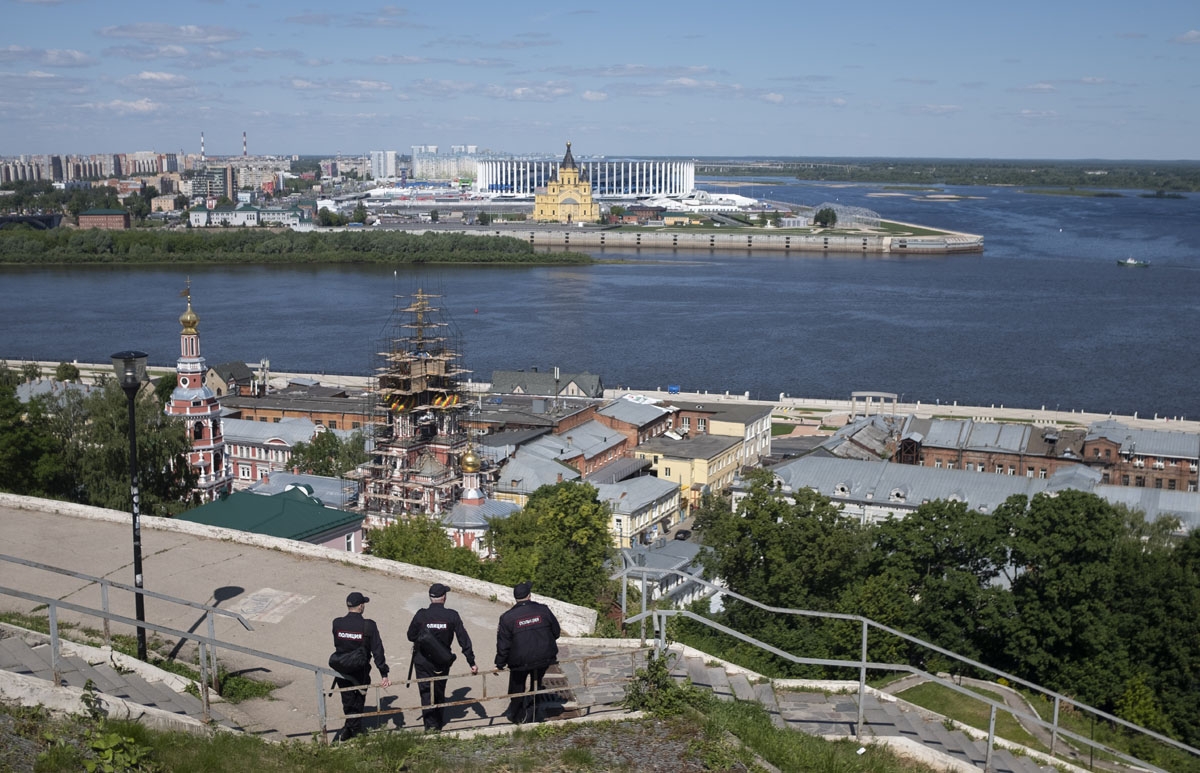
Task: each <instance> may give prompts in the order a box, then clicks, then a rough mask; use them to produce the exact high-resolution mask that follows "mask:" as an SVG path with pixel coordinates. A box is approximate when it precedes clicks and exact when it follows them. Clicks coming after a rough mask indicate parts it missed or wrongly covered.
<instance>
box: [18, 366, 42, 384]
mask: <svg viewBox="0 0 1200 773" xmlns="http://www.w3.org/2000/svg"><path fill="white" fill-rule="evenodd" d="M41 377H42V368H41V366H39V365H38V364H37V363H36V362H25V363H21V380H22V381H37V380H38V379H40V378H41Z"/></svg>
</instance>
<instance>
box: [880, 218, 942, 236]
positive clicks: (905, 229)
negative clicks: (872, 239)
mask: <svg viewBox="0 0 1200 773" xmlns="http://www.w3.org/2000/svg"><path fill="white" fill-rule="evenodd" d="M874 230H876V231H883V232H885V233H889V234H893V235H897V236H949V235H950V232H949V231H937V230H934V229H932V228H919V227H917V226H914V225H909V224H907V223H896V222H893V221H891V220H880V221H879V225H878V227H876V228H875V229H874Z"/></svg>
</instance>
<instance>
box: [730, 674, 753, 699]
mask: <svg viewBox="0 0 1200 773" xmlns="http://www.w3.org/2000/svg"><path fill="white" fill-rule="evenodd" d="M729 687H730V689H732V690H733V697H735V698H737V699H738V700H739V701H752V700H754V699H755V695H754V687H753V686H752V685H751V684H750V680H749V679H747V678H746V675H745V674H731V675H730V676H729Z"/></svg>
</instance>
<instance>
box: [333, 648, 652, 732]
mask: <svg viewBox="0 0 1200 773" xmlns="http://www.w3.org/2000/svg"><path fill="white" fill-rule="evenodd" d="M643 651H644V650H642V649H636V650H629V651H628V652H627V653H622V655H628V657H630V659H631V661H632V664H633V665H634V666H635V668H636V666H637V663H636V658H637V656H638V653H640V652H643ZM613 657H618V655H614V654H613V653H605V654H601V655H585V656H583V657H579V658H567V659H565V660H556V661H555V663H554V664H557V665H561V664H563V663H582V664H584V667H583V671H584V675H583V681H582V683H581V685H580V686H581V687H605V686H609V685H617V684H624V683H626V682H628V681H629V680H628V679H627V678H616V679H610V680H606V681H595V682H592V681H589V679H588V676H587V664H588V663H590V662H591V661H593V660H608V659H611V658H613ZM554 664H552V665H554ZM503 671H504V669H480V671H479V673H478V674H472V673H471V672H470V671H463V672H461V673H457V674H446V675H444V676H424V677H410V678H408V679H402V680H396V681H392V682H391V684H390V686H389V687H383V686H382V685H380V684H378V683H371V684H369V685H352V686H350V687H331V688H329V690H328V693H329V694H334V693H344V692H350V691H352V690H363V689H371V690H374V692H375V705H376V706H378V705H380V703H379V697H380V693H381V692H382V691H386V690H389V689H391V688H393V687H395V688H399V687H405V688H407V687H410V686H412V685H419V684H421V683H423V682H433V681H437V680H439V679H466V678H478V679H480V680H481V686H482V693H483V694H482V695H478V696H475V697H471V698H464V699H462V700H457V701H443V702H441V703H438V704H437V706H438V707H439V708H446V707H450V706H470V705H472V704H476V703H480V702H481V701H486V700H493V699H497V698H522V697H527V696H532V697H534V698H535V704H534V707H535V708H534V710H535V711H536V710H537V709H536V697H537V696H538V695H550V694H554V693H561V692H563V691H564V689H566V690H570V689H571V688H570V687H569V686H568V687H567V688H563V687H543V688H542V689H540V690H527V691H525V692H514V693H510V692H508V690H507V687H506V688H504V689H503V690H502V691H501V692H498V693H497V694H496V695H489V694H488V687H487V680H488V677H489V676H491V677H499V676H500V674H502V673H503ZM577 705H578V704H577ZM597 705H605V704H600V703H590V704H587V705H586V706H580V708H592V707H593V706H597ZM428 708H431V707H430V706H426V705H423V704H414V705H412V706H400V707H398V708H390V709H381V710H377V711H365V712H363V713H361V714H346V715H345V716H346V718H347V719H350V718H355V717H357V718H361V717H384V716H390V715H392V714H403V713H404V712H405V711H416V710H420V709H428Z"/></svg>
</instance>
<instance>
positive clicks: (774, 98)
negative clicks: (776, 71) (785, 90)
mask: <svg viewBox="0 0 1200 773" xmlns="http://www.w3.org/2000/svg"><path fill="white" fill-rule="evenodd" d="M762 98H763V101H764V102H770V103H771V104H773V105H782V104H783V95H782V94H776V93H775V92H774V91H768V92H767V93H766V94H763V95H762Z"/></svg>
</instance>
